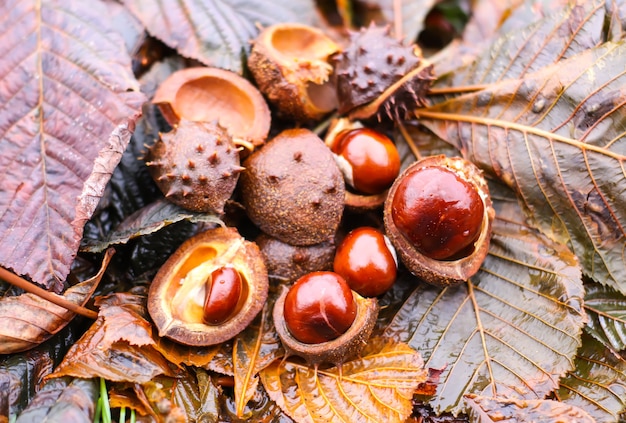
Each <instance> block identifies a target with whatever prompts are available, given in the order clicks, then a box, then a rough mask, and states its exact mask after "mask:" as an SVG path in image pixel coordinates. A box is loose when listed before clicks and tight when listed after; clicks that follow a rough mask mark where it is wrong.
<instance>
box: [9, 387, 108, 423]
mask: <svg viewBox="0 0 626 423" xmlns="http://www.w3.org/2000/svg"><path fill="white" fill-rule="evenodd" d="M97 399H98V384H97V382H96V381H95V380H93V379H72V378H60V379H53V380H49V381H48V382H46V384H45V385H44V387H43V388H42V389H41V391H39V392H38V393H37V395H35V398H34V399H33V400H32V401H31V402H30V404H29V405H28V407H27V408H26V409H25V410H24V411H23V412H22V413H21V414H20V415H19V417H18V418H17V420H16V423H30V422H88V421H92V420H93V416H94V410H95V403H96V400H97Z"/></svg>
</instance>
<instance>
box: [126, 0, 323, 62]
mask: <svg viewBox="0 0 626 423" xmlns="http://www.w3.org/2000/svg"><path fill="white" fill-rule="evenodd" d="M124 4H125V5H126V6H127V7H128V8H129V9H130V10H131V11H132V12H133V13H134V14H135V16H137V17H138V18H139V20H140V21H141V22H142V23H143V24H144V25H145V26H146V28H147V30H148V32H149V33H150V34H151V35H153V36H154V37H156V38H159V39H160V40H162V41H163V42H164V43H165V44H167V45H168V46H170V47H171V48H173V49H176V50H177V51H178V52H179V53H180V54H181V55H183V56H185V57H189V58H192V59H197V60H199V61H200V62H202V63H204V64H205V65H210V66H216V67H220V68H225V69H229V70H232V71H235V72H240V73H241V72H242V57H245V55H246V54H247V52H248V51H249V47H250V45H249V41H250V40H251V39H252V38H254V36H255V35H256V34H257V32H258V29H257V27H256V25H262V26H269V25H271V24H273V23H277V22H302V23H310V20H311V19H312V18H313V16H314V12H313V10H314V9H313V3H312V2H310V1H308V0H296V1H294V0H279V1H268V0H209V1H200V0H164V1H161V2H157V3H155V2H153V1H149V0H124Z"/></svg>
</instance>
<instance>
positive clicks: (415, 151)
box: [396, 119, 422, 160]
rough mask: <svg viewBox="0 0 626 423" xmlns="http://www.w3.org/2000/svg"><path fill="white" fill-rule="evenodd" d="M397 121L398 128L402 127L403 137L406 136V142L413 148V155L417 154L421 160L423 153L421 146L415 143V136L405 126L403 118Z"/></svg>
mask: <svg viewBox="0 0 626 423" xmlns="http://www.w3.org/2000/svg"><path fill="white" fill-rule="evenodd" d="M396 123H397V124H398V129H400V133H401V134H402V138H404V140H405V141H406V143H407V144H408V145H409V148H410V149H411V153H413V155H414V156H415V158H416V159H417V160H421V159H422V154H421V153H420V151H419V148H417V146H416V145H415V142H414V141H413V138H411V134H409V131H407V130H406V127H405V126H404V123H402V120H401V119H398V120H397V122H396Z"/></svg>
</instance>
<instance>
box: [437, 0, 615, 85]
mask: <svg viewBox="0 0 626 423" xmlns="http://www.w3.org/2000/svg"><path fill="white" fill-rule="evenodd" d="M521 9H522V11H523V10H524V9H523V8H521ZM519 13H520V14H522V13H521V12H519ZM535 13H536V12H535ZM524 15H525V14H524ZM480 16H484V14H483V15H480ZM605 16H606V12H605V8H604V1H601V0H594V1H586V0H579V1H577V2H575V3H570V4H569V5H568V6H567V7H565V8H564V9H563V10H557V11H554V12H552V13H550V14H548V16H545V17H543V18H542V19H540V20H538V21H535V20H534V19H528V18H529V17H528V16H526V18H527V19H524V20H521V19H520V21H521V22H523V23H524V27H522V28H519V27H517V26H519V25H509V26H505V27H504V28H509V27H511V26H512V27H513V28H511V29H510V32H508V33H506V34H504V35H503V36H502V37H499V38H497V39H496V40H495V41H494V43H493V44H492V45H491V46H490V47H489V48H487V49H485V51H484V52H483V53H481V54H480V55H479V56H478V57H477V58H476V59H475V60H474V61H473V62H472V63H471V64H469V65H468V66H465V67H463V68H461V69H456V70H455V71H454V74H453V76H451V77H450V78H447V79H445V85H447V86H455V87H463V86H466V85H469V86H471V85H478V84H490V83H494V82H497V81H502V80H505V79H512V78H521V77H523V76H524V75H526V74H528V73H532V72H533V71H536V70H538V69H541V68H542V67H545V66H547V65H551V64H553V63H557V62H559V61H561V60H564V59H567V58H569V57H572V56H574V55H576V54H578V53H580V52H583V51H585V50H587V49H590V48H593V47H596V46H597V45H599V44H600V43H601V42H602V41H603V30H604V22H605ZM529 22H534V23H532V24H530V25H528V23H529ZM526 25H528V26H526Z"/></svg>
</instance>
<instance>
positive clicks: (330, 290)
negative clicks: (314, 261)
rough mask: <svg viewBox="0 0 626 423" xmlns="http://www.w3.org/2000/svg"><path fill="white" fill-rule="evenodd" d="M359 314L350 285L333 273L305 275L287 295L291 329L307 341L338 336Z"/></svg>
mask: <svg viewBox="0 0 626 423" xmlns="http://www.w3.org/2000/svg"><path fill="white" fill-rule="evenodd" d="M356 314H357V305H356V302H355V300H354V296H353V294H352V291H351V290H350V287H349V286H348V284H347V283H346V281H345V280H344V279H343V278H342V277H341V276H339V275H338V274H336V273H333V272H313V273H309V274H307V275H305V276H303V277H301V278H300V279H298V280H297V281H296V282H295V283H294V284H293V286H292V287H291V289H290V290H289V292H288V293H287V296H286V297H285V305H284V319H285V324H286V326H287V329H288V330H289V332H290V333H291V335H292V336H293V337H294V338H295V339H297V340H298V341H300V342H303V343H305V344H319V343H322V342H327V341H331V340H333V339H336V338H338V337H339V336H341V335H342V334H344V333H345V332H346V331H347V330H348V328H350V326H351V325H352V323H353V322H354V319H355V318H356Z"/></svg>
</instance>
